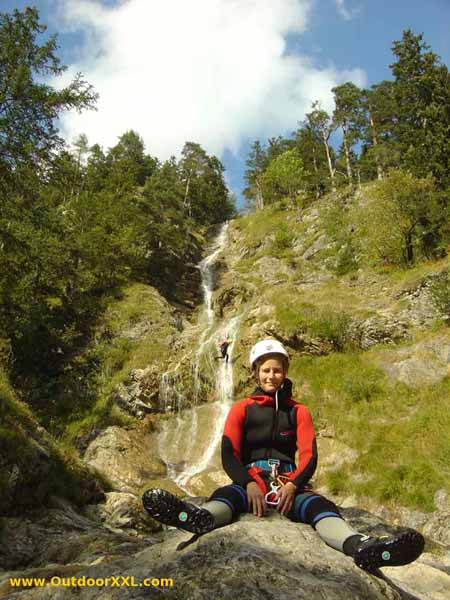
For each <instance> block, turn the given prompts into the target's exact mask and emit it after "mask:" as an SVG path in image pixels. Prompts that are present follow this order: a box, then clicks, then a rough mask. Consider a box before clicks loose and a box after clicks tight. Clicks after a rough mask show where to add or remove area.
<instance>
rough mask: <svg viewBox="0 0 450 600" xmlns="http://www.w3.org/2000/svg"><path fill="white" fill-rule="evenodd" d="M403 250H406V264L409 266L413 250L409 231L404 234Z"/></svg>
mask: <svg viewBox="0 0 450 600" xmlns="http://www.w3.org/2000/svg"><path fill="white" fill-rule="evenodd" d="M405 250H406V262H407V263H408V264H410V263H412V262H413V260H414V249H413V242H412V232H411V231H407V232H406V233H405Z"/></svg>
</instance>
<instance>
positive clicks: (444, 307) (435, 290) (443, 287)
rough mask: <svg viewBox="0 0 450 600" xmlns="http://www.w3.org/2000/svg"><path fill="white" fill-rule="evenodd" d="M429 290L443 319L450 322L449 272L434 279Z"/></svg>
mask: <svg viewBox="0 0 450 600" xmlns="http://www.w3.org/2000/svg"><path fill="white" fill-rule="evenodd" d="M429 291H430V295H431V300H432V302H433V304H434V306H435V307H436V308H437V310H438V311H439V312H440V313H441V315H442V317H443V319H444V320H445V321H447V323H448V324H450V276H449V274H448V272H444V273H442V274H441V276H440V277H438V278H436V279H433V280H432V282H431V284H430V286H429Z"/></svg>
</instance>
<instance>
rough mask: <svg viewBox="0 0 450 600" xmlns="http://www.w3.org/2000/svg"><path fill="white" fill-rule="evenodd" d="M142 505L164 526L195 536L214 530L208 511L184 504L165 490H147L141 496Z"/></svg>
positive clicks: (187, 503)
mask: <svg viewBox="0 0 450 600" xmlns="http://www.w3.org/2000/svg"><path fill="white" fill-rule="evenodd" d="M142 503H143V505H144V508H145V510H146V511H147V512H149V513H150V514H151V516H152V517H153V518H154V519H156V520H157V521H160V522H161V523H164V524H165V525H171V526H172V527H178V528H179V529H184V530H185V531H190V532H191V533H197V534H202V533H208V531H211V530H212V529H214V528H215V521H214V517H213V515H212V514H211V513H210V512H209V511H208V510H205V509H204V508H199V507H197V506H194V505H193V504H190V503H189V502H184V501H183V500H180V499H179V498H177V497H176V496H174V495H173V494H171V493H170V492H168V491H166V490H162V489H160V488H151V489H149V490H147V491H146V492H145V493H144V495H143V496H142Z"/></svg>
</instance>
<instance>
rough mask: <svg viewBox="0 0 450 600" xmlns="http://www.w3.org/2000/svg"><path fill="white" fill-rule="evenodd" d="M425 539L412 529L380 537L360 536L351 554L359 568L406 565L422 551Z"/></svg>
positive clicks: (368, 568) (370, 569)
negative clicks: (353, 552)
mask: <svg viewBox="0 0 450 600" xmlns="http://www.w3.org/2000/svg"><path fill="white" fill-rule="evenodd" d="M424 546H425V540H424V539H423V536H422V535H421V534H420V533H419V532H418V531H414V530H413V529H408V530H406V531H402V532H401V533H398V534H397V535H393V536H385V537H380V538H373V537H367V538H362V539H361V541H360V543H359V544H358V545H357V547H356V550H355V554H354V556H353V558H354V561H355V563H356V564H357V565H358V567H360V568H361V569H365V570H366V571H372V570H374V569H378V568H379V567H399V566H401V565H407V564H409V563H411V562H413V561H414V560H416V558H419V556H420V555H421V554H422V552H423V548H424Z"/></svg>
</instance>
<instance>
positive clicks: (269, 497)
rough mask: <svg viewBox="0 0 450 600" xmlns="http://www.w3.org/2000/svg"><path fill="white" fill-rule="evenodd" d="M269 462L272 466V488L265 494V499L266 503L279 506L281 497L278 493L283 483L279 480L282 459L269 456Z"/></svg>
mask: <svg viewBox="0 0 450 600" xmlns="http://www.w3.org/2000/svg"><path fill="white" fill-rule="evenodd" d="M267 463H268V465H269V467H270V490H269V491H268V492H267V494H266V495H265V496H264V500H265V501H266V504H269V505H270V506H278V504H279V503H280V498H277V493H278V490H279V489H280V487H281V485H282V484H281V483H279V481H278V478H279V475H278V467H279V466H280V461H279V460H278V459H277V458H269V459H268V461H267Z"/></svg>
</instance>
